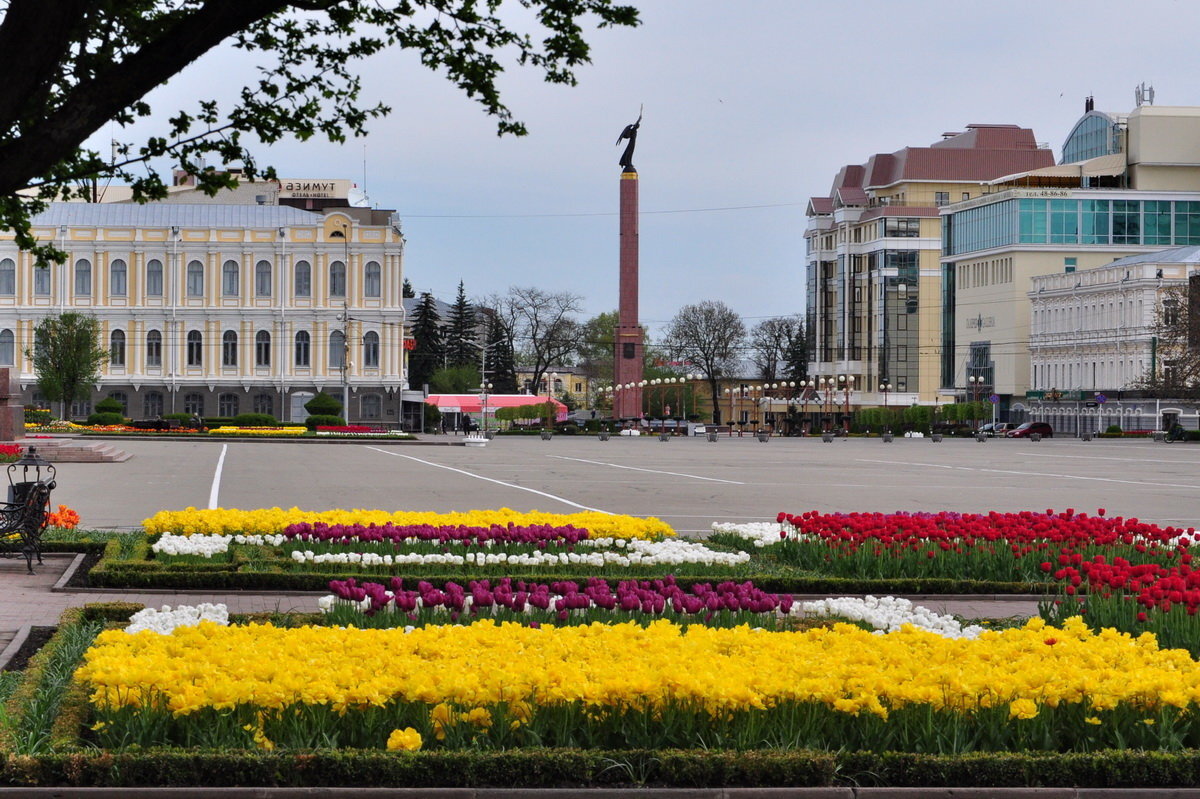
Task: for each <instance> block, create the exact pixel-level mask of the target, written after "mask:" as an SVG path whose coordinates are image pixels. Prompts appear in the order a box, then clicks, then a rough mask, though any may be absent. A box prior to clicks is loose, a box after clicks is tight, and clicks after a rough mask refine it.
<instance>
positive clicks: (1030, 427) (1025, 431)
mask: <svg viewBox="0 0 1200 799" xmlns="http://www.w3.org/2000/svg"><path fill="white" fill-rule="evenodd" d="M1034 433H1038V434H1039V435H1041V437H1042V438H1054V428H1053V427H1051V426H1050V425H1048V424H1046V423H1045V422H1026V423H1025V424H1023V425H1021V426H1020V427H1016V428H1013V429H1012V430H1009V431H1008V432H1007V433H1005V434H1004V435H1005V437H1007V438H1029V436H1031V435H1033V434H1034Z"/></svg>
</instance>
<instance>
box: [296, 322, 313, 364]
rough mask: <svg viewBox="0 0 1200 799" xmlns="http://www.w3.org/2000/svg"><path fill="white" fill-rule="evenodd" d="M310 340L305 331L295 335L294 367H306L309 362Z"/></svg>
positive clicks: (310, 357)
mask: <svg viewBox="0 0 1200 799" xmlns="http://www.w3.org/2000/svg"><path fill="white" fill-rule="evenodd" d="M311 341H312V339H311V338H310V337H309V335H308V331H307V330H301V331H300V332H299V333H297V334H296V365H297V366H308V365H309V363H310V362H311V359H312V356H311V348H310V346H309V345H310V343H311Z"/></svg>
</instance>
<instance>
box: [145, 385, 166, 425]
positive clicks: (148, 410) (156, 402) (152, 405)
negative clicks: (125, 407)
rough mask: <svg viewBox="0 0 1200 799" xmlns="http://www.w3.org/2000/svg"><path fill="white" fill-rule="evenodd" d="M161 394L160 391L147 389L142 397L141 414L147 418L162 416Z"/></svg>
mask: <svg viewBox="0 0 1200 799" xmlns="http://www.w3.org/2000/svg"><path fill="white" fill-rule="evenodd" d="M162 412H163V395H162V392H161V391H147V392H146V395H145V396H144V397H142V415H143V416H145V417H146V418H147V419H154V418H157V417H159V416H162Z"/></svg>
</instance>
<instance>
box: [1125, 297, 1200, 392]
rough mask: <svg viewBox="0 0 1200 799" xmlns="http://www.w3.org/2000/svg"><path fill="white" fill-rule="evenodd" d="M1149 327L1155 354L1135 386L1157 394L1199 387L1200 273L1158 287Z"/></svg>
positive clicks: (1190, 390)
mask: <svg viewBox="0 0 1200 799" xmlns="http://www.w3.org/2000/svg"><path fill="white" fill-rule="evenodd" d="M1152 330H1153V334H1154V336H1155V337H1157V339H1158V346H1157V357H1156V358H1155V359H1154V360H1155V363H1153V364H1152V366H1151V367H1149V368H1147V370H1146V373H1145V374H1144V375H1143V376H1142V378H1141V379H1140V380H1138V381H1137V383H1135V385H1136V387H1137V388H1140V389H1143V390H1145V391H1148V392H1150V393H1152V394H1154V395H1155V396H1160V397H1166V396H1171V397H1192V396H1195V395H1196V394H1197V392H1198V391H1200V275H1197V276H1194V277H1193V278H1191V279H1190V280H1189V285H1187V286H1170V287H1167V288H1164V289H1162V291H1161V293H1160V294H1159V304H1158V307H1157V308H1155V310H1154V323H1153V325H1152Z"/></svg>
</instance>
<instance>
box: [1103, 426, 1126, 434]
mask: <svg viewBox="0 0 1200 799" xmlns="http://www.w3.org/2000/svg"><path fill="white" fill-rule="evenodd" d="M1104 432H1106V433H1116V434H1117V435H1121V433H1122V430H1121V425H1119V424H1110V425H1109V426H1108V427H1106V428H1105V429H1104Z"/></svg>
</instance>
